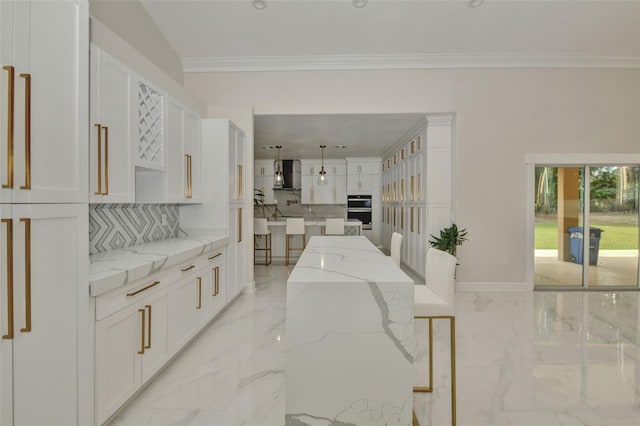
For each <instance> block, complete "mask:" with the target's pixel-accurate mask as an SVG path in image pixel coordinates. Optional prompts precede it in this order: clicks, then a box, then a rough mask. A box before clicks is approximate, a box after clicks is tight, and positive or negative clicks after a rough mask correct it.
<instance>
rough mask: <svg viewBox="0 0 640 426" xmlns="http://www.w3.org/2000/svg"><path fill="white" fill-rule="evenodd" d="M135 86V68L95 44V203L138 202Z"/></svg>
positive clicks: (91, 161) (91, 158) (91, 163)
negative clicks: (133, 144)
mask: <svg viewBox="0 0 640 426" xmlns="http://www.w3.org/2000/svg"><path fill="white" fill-rule="evenodd" d="M131 86H132V75H131V71H130V70H129V69H128V68H127V67H126V66H124V65H123V64H121V63H120V62H118V61H117V60H115V59H114V58H112V57H111V56H109V55H108V54H106V53H105V52H104V51H102V50H101V49H99V48H97V47H96V46H92V47H91V126H90V127H91V128H90V144H89V169H90V172H89V181H90V182H89V194H90V200H91V202H94V203H132V202H134V201H135V197H134V187H135V185H134V180H133V179H134V178H133V162H132V159H131V142H132V140H131V135H132V131H133V129H132V99H131V93H132V87H131Z"/></svg>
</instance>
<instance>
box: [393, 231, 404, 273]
mask: <svg viewBox="0 0 640 426" xmlns="http://www.w3.org/2000/svg"><path fill="white" fill-rule="evenodd" d="M402 238H403V237H402V234H399V233H397V232H394V233H393V234H391V260H393V263H395V264H396V266H397V267H398V268H399V267H400V251H401V250H402Z"/></svg>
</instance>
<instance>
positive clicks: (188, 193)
mask: <svg viewBox="0 0 640 426" xmlns="http://www.w3.org/2000/svg"><path fill="white" fill-rule="evenodd" d="M190 157H191V156H190V155H189V154H185V155H184V160H185V177H186V180H187V182H186V183H187V185H186V188H185V194H184V198H191V158H190Z"/></svg>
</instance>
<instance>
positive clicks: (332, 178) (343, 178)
mask: <svg viewBox="0 0 640 426" xmlns="http://www.w3.org/2000/svg"><path fill="white" fill-rule="evenodd" d="M300 162H301V165H302V194H301V202H302V204H347V164H346V162H345V161H344V160H325V161H324V171H325V172H326V179H327V183H326V184H324V185H319V184H318V176H319V174H320V170H322V161H321V160H300Z"/></svg>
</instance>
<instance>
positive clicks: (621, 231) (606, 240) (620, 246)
mask: <svg viewBox="0 0 640 426" xmlns="http://www.w3.org/2000/svg"><path fill="white" fill-rule="evenodd" d="M591 227H592V228H600V229H602V230H603V231H604V232H602V235H601V237H600V248H601V249H603V250H633V249H637V248H638V227H637V226H635V225H631V224H606V223H602V222H599V221H594V220H592V223H591ZM535 239H536V243H535V244H536V245H535V248H537V249H557V248H558V228H557V224H556V222H551V221H540V222H537V221H536V232H535Z"/></svg>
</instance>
